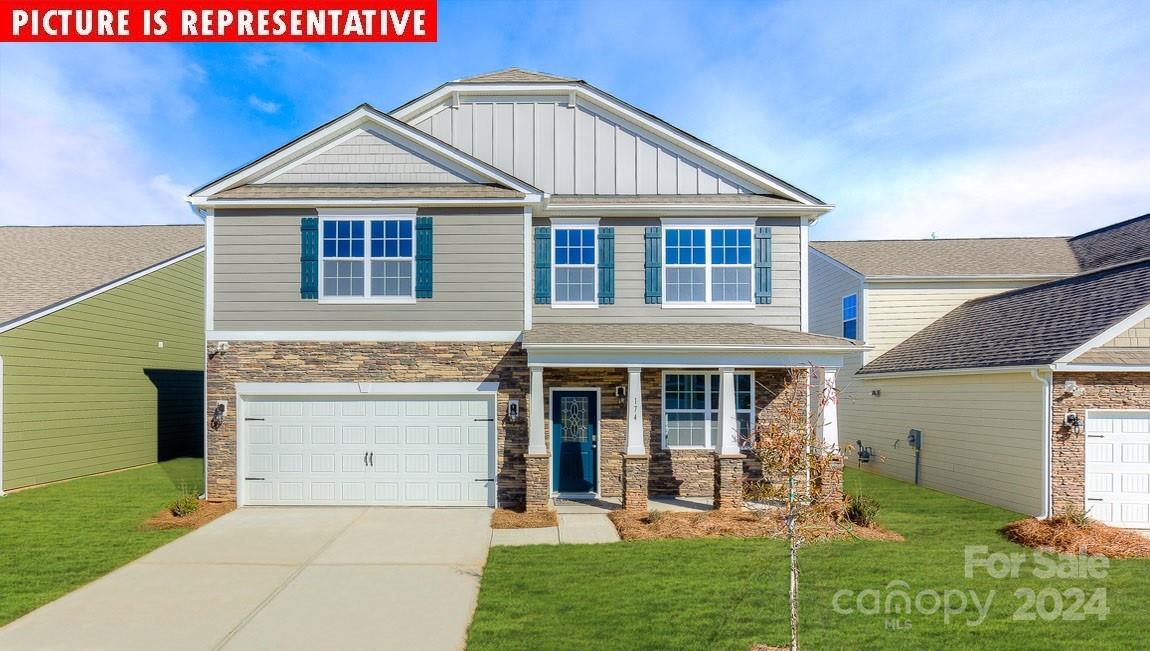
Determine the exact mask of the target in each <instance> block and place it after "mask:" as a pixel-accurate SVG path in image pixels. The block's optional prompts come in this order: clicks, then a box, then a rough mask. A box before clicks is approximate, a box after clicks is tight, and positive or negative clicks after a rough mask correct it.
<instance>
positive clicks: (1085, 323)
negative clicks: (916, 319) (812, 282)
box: [859, 259, 1150, 374]
mask: <svg viewBox="0 0 1150 651" xmlns="http://www.w3.org/2000/svg"><path fill="white" fill-rule="evenodd" d="M1147 304H1150V259H1147V260H1142V261H1140V262H1134V263H1130V264H1126V265H1123V266H1120V267H1113V268H1109V269H1106V270H1101V271H1095V272H1089V273H1084V274H1081V275H1078V276H1073V277H1070V278H1065V279H1062V280H1055V281H1051V282H1048V283H1043V284H1041V285H1035V286H1033V287H1027V288H1025V289H1018V290H1014V291H1010V292H1005V293H1003V294H995V295H993V296H986V297H983V298H978V299H974V300H971V301H967V302H966V303H963V304H962V305H960V306H958V307H957V308H955V309H954V310H952V311H951V312H949V313H948V314H947V315H946V316H944V317H942V318H941V319H939V320H937V321H935V322H934V323H932V324H930V325H929V326H927V327H926V328H923V329H922V330H921V331H919V332H918V333H916V334H914V335H913V336H911V337H910V338H909V339H907V340H906V341H904V342H902V343H901V344H899V345H897V346H895V347H894V348H892V349H891V350H889V351H887V352H886V353H885V354H883V355H881V356H879V357H878V358H877V359H875V360H874V361H872V362H870V363H869V364H867V365H866V366H864V367H863V368H862V370H861V371H859V372H860V373H861V374H873V373H902V372H909V371H936V370H944V369H961V368H994V367H1004V366H1030V365H1037V364H1050V363H1053V362H1055V361H1056V360H1058V359H1059V358H1061V357H1062V356H1064V355H1066V354H1067V353H1069V352H1070V351H1072V350H1074V349H1075V348H1077V347H1079V346H1081V345H1082V344H1084V343H1086V342H1088V341H1090V340H1091V339H1092V338H1094V337H1095V336H1097V335H1098V334H1100V333H1102V332H1103V331H1105V330H1106V329H1107V328H1109V327H1111V326H1113V325H1115V324H1117V323H1118V322H1120V321H1121V320H1122V319H1124V318H1126V317H1128V316H1129V315H1131V314H1133V313H1134V312H1135V311H1137V310H1138V309H1140V308H1142V307H1144V306H1146V305H1147Z"/></svg>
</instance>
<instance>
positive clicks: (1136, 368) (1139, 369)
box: [1054, 363, 1150, 373]
mask: <svg viewBox="0 0 1150 651" xmlns="http://www.w3.org/2000/svg"><path fill="white" fill-rule="evenodd" d="M1054 370H1055V371H1057V372H1061V373H1071V372H1075V371H1077V372H1079V373H1150V366H1146V365H1135V364H1074V363H1059V364H1055V365H1054Z"/></svg>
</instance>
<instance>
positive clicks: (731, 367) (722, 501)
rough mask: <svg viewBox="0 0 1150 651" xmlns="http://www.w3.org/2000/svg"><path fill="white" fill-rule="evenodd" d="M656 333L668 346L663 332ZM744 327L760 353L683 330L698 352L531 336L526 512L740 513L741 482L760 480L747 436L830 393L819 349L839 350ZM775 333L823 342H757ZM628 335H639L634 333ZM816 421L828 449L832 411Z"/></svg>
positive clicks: (833, 343) (549, 332)
mask: <svg viewBox="0 0 1150 651" xmlns="http://www.w3.org/2000/svg"><path fill="white" fill-rule="evenodd" d="M653 327H656V328H659V329H661V330H664V332H663V333H662V334H664V335H666V334H667V333H666V332H665V330H666V329H667V327H668V326H653ZM731 327H732V326H730V325H726V324H724V325H719V326H714V328H715V329H716V330H717V332H716V333H713V334H719V335H727V336H728V337H729V335H730V332H729V328H731ZM739 327H742V328H746V327H747V326H739ZM749 327H750V328H753V329H754V331H753V334H754V335H756V336H757V337H758V338H759V339H758V342H757V343H755V342H747V343H743V344H735V343H731V344H719V345H716V344H715V343H714V340H713V338H711V339H708V338H707V337H706V336H703V335H705V333H706V330H705V329H701V328H700V327H699V326H690V328H691V329H692V331H690V334H692V335H693V336H695V337H698V338H696V339H694V341H695V342H696V343H686V344H684V343H677V342H676V341H675V338H674V337H671V338H670V339H671V341H661V342H659V343H651V342H652V341H659V340H658V339H654V340H652V339H650V338H646V339H642V340H639V341H636V342H635V344H634V345H627V344H625V343H624V344H619V343H611V342H604V343H603V344H586V343H582V344H581V343H579V340H578V338H577V337H572V335H574V334H577V333H576V332H574V331H573V327H572V326H556V327H544V328H540V329H538V330H532V331H530V332H529V333H528V336H527V337H525V340H524V348H525V349H526V350H527V351H528V365H529V367H530V390H529V396H528V414H529V422H528V432H529V438H528V450H527V454H526V457H525V462H526V463H525V466H526V468H525V470H526V485H527V491H526V507H527V508H528V509H529V510H537V509H554V508H555V507H556V500H560V501H561V503H563V504H568V503H570V502H571V501H572V500H576V501H578V500H590V501H592V503H594V502H596V501H597V502H598V504H599V505H600V506H601V507H605V508H610V507H611V506H613V505H615V504H618V505H619V506H622V507H623V508H626V509H630V510H637V511H647V510H649V509H651V508H652V506H651V505H652V501H653V500H660V501H662V500H666V499H670V500H677V503H678V504H679V505H680V506H683V505H688V506H689V507H690V508H701V509H710V508H717V509H736V508H741V506H742V503H743V488H744V481H743V480H744V478H749V479H759V478H761V477H762V473H761V468H759V467H758V462H757V461H756V460H754V459H753V457H751V456H749V455H748V454H746V451H745V445H746V443H747V442H748V441H749V440H750V437H751V435H752V434H753V433H754V431H755V429H756V426H757V425H758V424H760V423H763V422H764V421H766V422H769V421H770V420H771V419H773V418H779V417H780V416H781V414H782V410H784V409H787V408H792V409H793V408H794V405H796V404H800V405H802V408H803V410H804V411H803V413H804V414H805V413H809V408H808V403H807V402H806V401H807V400H808V397H809V396H810V395H811V391H812V384H811V382H812V381H813V382H814V386H815V387H819V388H820V389H819V390H822V391H830V392H831V393H833V386H834V381H835V369H836V368H837V367H838V366H840V365H841V353H839V354H834V353H838V350H828V348H831V347H833V348H835V349H841V348H843V347H844V346H843V344H842V343H840V342H842V341H843V340H839V339H836V338H832V337H821V336H819V335H806V334H805V333H792V332H786V331H778V330H774V329H771V328H765V327H760V326H749ZM588 330H590V329H588ZM594 330H595V331H597V332H598V334H592V333H590V332H584V334H586V335H587V336H592V337H595V338H600V339H601V338H603V333H604V332H608V333H610V332H612V331H615V330H618V327H616V326H608V327H595V328H594ZM779 332H785V334H786V335H787V336H789V337H795V336H800V337H806V338H812V339H816V340H830V341H804V342H803V343H804V344H806V345H799V346H795V345H789V346H786V345H783V344H773V345H771V344H769V342H768V343H764V342H763V339H762V338H763V335H764V334H767V335H770V334H776V333H779ZM613 334H614V336H615V337H618V336H619V335H620V333H619V332H614V333H613ZM631 334H633V335H639V334H642V333H641V332H639V331H638V329H637V328H635V327H634V326H632V327H631ZM646 334H654V333H646ZM683 334H685V333H684V331H682V330H681V329H680V336H682V335H683ZM557 338H562V339H563V341H554V339H557ZM699 341H703V342H704V343H697V342H699ZM619 362H624V363H623V364H619ZM536 405H538V406H540V407H541V408H535V406H536ZM821 416H822V420H823V423H822V436H823V440H824V442H827V443H829V444H832V445H833V444H837V438H838V435H837V417H836V414H835V408H834V404H833V402H832V403H831V404H830V405H829V407H828V408H826V409H824V410H823V411H822V414H821ZM673 503H675V502H672V504H673ZM589 506H590V505H589ZM660 506H661V507H662V506H663V504H662V503H660Z"/></svg>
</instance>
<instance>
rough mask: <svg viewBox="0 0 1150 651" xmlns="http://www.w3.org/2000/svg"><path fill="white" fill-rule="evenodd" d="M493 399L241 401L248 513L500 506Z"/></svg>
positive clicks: (244, 496) (244, 498) (244, 497)
mask: <svg viewBox="0 0 1150 651" xmlns="http://www.w3.org/2000/svg"><path fill="white" fill-rule="evenodd" d="M494 414H495V408H494V398H492V397H484V396H467V397H451V396H445V397H394V398H377V397H372V398H345V397H333V398H318V397H316V398H311V397H301V398H264V397H261V398H251V399H245V400H244V409H243V414H242V417H243V424H242V427H243V432H242V435H241V439H242V443H241V445H242V446H243V450H242V457H241V459H240V467H239V470H240V473H241V478H242V479H241V481H243V493H242V495H241V500H242V503H243V504H299V505H307V504H378V505H395V506H493V505H494V504H495V481H494V477H495V422H494Z"/></svg>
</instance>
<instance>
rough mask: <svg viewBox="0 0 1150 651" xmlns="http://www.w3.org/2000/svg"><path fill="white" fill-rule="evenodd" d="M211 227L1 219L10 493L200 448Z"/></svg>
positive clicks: (0, 355) (0, 354)
mask: <svg viewBox="0 0 1150 651" xmlns="http://www.w3.org/2000/svg"><path fill="white" fill-rule="evenodd" d="M203 230H204V229H203V227H202V226H125V227H117V226H101V227H71V226H66V227H4V228H0V278H3V280H2V281H0V450H2V453H0V492H2V491H3V490H13V489H17V488H23V487H27V486H34V485H37V484H43V483H47V482H53V481H60V480H64V479H72V478H75V477H82V476H84V475H91V474H95V473H100V472H107V471H112V470H120V469H123V468H130V467H133V466H139V465H144V464H148V463H154V462H156V461H162V460H165V459H169V458H173V457H176V456H200V455H201V454H202V450H203V446H202V441H203V437H202V422H203V421H202V407H201V405H202V404H203V367H204V364H203V332H204V328H203V324H204V320H203V312H204V309H203V293H204V255H203V249H204V247H203Z"/></svg>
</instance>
